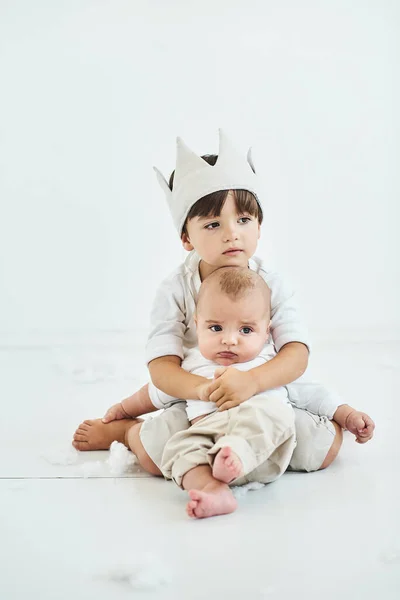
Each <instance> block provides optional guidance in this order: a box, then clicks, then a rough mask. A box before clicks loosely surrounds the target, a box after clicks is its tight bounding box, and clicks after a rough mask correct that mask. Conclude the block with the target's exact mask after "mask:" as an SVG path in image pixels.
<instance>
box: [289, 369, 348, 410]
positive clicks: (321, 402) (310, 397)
mask: <svg viewBox="0 0 400 600" xmlns="http://www.w3.org/2000/svg"><path fill="white" fill-rule="evenodd" d="M285 387H286V389H287V391H288V396H289V400H290V402H291V404H293V405H294V406H296V407H297V408H302V409H306V410H308V411H310V412H312V413H314V414H315V415H319V416H320V417H328V419H330V420H332V419H333V415H334V414H335V412H336V410H337V408H338V407H339V406H340V405H341V404H343V400H342V399H341V398H340V396H339V394H338V393H337V392H336V391H334V390H329V389H328V388H326V387H325V386H324V385H322V384H321V383H319V382H318V381H315V380H314V379H311V378H310V377H308V376H307V375H306V374H304V375H302V376H301V377H299V379H296V381H293V382H292V383H290V384H289V385H286V386H285Z"/></svg>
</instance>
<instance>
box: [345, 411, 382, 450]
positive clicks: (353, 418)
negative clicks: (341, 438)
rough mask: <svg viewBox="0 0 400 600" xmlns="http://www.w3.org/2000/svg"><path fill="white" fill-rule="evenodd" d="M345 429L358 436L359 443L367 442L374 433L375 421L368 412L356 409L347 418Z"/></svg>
mask: <svg viewBox="0 0 400 600" xmlns="http://www.w3.org/2000/svg"><path fill="white" fill-rule="evenodd" d="M345 429H347V430H348V431H350V433H353V434H354V435H355V436H356V442H357V443H358V444H365V442H368V441H369V440H370V439H371V438H372V436H373V435H374V429H375V423H374V422H373V420H372V419H371V417H369V416H368V415H367V414H366V413H363V412H360V411H358V410H354V411H353V412H351V413H350V414H349V415H348V417H347V418H346V421H345Z"/></svg>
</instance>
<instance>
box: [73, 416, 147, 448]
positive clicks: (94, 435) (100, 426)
mask: <svg viewBox="0 0 400 600" xmlns="http://www.w3.org/2000/svg"><path fill="white" fill-rule="evenodd" d="M141 420H142V419H121V420H120V421H111V423H103V422H102V420H101V419H95V420H93V421H84V422H83V423H81V424H80V425H79V427H78V429H77V430H76V431H75V434H74V441H73V442H72V445H73V447H74V448H76V449H77V450H108V449H109V448H110V446H111V444H112V442H114V441H117V442H120V443H121V444H125V446H127V447H128V445H127V443H126V432H127V431H128V429H130V428H131V427H132V426H133V425H135V424H136V423H139V422H140V421H141Z"/></svg>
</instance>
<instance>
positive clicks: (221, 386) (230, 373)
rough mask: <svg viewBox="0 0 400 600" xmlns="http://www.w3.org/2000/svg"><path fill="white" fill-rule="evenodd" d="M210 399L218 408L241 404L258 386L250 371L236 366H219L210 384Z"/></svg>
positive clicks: (225, 408)
mask: <svg viewBox="0 0 400 600" xmlns="http://www.w3.org/2000/svg"><path fill="white" fill-rule="evenodd" d="M209 392H210V401H211V402H215V404H216V405H217V407H218V410H220V411H222V410H228V409H229V408H233V407H234V406H239V404H241V403H242V402H245V400H248V399H249V398H251V397H252V396H254V394H257V387H256V384H255V382H254V378H253V377H252V376H251V374H250V371H238V369H235V368H234V367H219V368H218V369H216V370H215V374H214V382H213V383H212V384H211V385H210V388H209Z"/></svg>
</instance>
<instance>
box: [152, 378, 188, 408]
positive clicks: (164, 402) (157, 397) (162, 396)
mask: <svg viewBox="0 0 400 600" xmlns="http://www.w3.org/2000/svg"><path fill="white" fill-rule="evenodd" d="M148 389H149V397H150V400H151V403H152V404H153V406H155V407H156V408H168V407H169V406H172V405H173V404H175V403H176V402H181V401H182V399H181V398H175V396H170V395H169V394H166V393H165V392H162V391H161V390H159V389H158V388H156V386H155V385H154V384H153V383H152V382H151V381H150V383H149V388H148Z"/></svg>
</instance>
